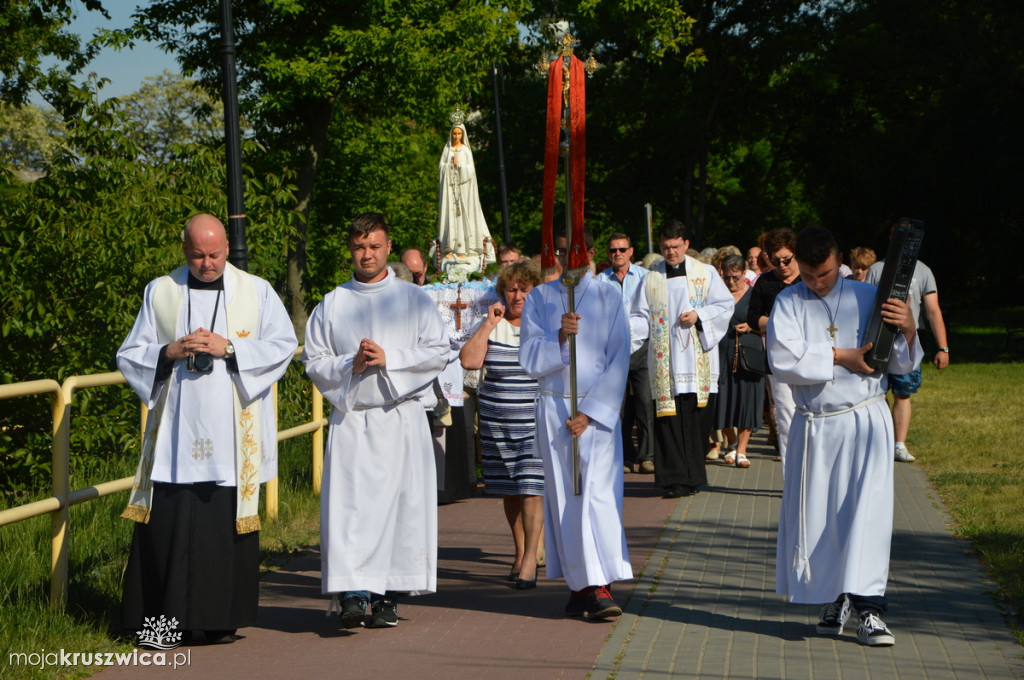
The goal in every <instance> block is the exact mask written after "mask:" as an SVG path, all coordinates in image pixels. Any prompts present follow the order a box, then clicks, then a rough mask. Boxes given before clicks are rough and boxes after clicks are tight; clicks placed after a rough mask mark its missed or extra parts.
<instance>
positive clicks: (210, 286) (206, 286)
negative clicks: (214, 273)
mask: <svg viewBox="0 0 1024 680" xmlns="http://www.w3.org/2000/svg"><path fill="white" fill-rule="evenodd" d="M188 287H189V288H192V289H195V290H224V276H223V275H221V276H218V277H217V278H216V279H214V280H213V281H203V280H202V279H197V278H196V277H195V276H193V275H192V271H191V270H189V272H188Z"/></svg>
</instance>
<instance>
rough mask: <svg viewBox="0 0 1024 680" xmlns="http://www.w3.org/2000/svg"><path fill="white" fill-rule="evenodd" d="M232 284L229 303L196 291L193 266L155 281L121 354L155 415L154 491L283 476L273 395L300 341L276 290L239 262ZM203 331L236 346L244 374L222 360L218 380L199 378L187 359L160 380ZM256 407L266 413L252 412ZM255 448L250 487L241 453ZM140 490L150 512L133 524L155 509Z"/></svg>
mask: <svg viewBox="0 0 1024 680" xmlns="http://www.w3.org/2000/svg"><path fill="white" fill-rule="evenodd" d="M223 278H224V289H223V291H222V292H221V294H220V295H219V296H218V294H217V293H218V291H216V290H206V289H203V290H199V289H189V288H188V268H187V267H184V266H183V267H179V268H178V269H176V270H174V271H173V272H171V273H170V274H169V275H167V276H164V277H161V278H159V279H156V280H154V281H152V282H150V284H149V285H148V286H147V287H146V292H145V295H144V297H143V302H142V309H141V310H140V311H139V314H138V316H137V317H136V320H135V325H134V326H133V327H132V330H131V332H130V333H129V335H128V337H127V338H126V339H125V341H124V343H123V344H122V345H121V348H120V349H119V350H118V353H117V365H118V368H120V369H121V372H122V373H123V374H124V376H125V379H126V380H127V381H128V384H129V385H131V387H132V389H133V390H134V391H135V393H136V394H137V395H138V396H139V399H141V400H142V402H143V403H144V404H145V405H146V406H147V408H149V409H150V410H151V414H150V422H149V423H148V426H147V433H146V439H147V445H146V446H145V447H144V452H145V456H147V457H148V460H147V459H146V458H145V457H144V458H143V461H142V463H143V466H144V467H148V469H147V470H145V472H148V475H144V477H147V478H148V479H147V481H146V483H148V482H153V481H155V482H170V483H174V484H191V483H196V482H217V483H218V484H219V485H221V486H232V487H234V486H238V485H239V484H242V485H245V486H252V485H255V484H258V483H260V482H266V481H268V480H270V479H273V478H274V477H276V476H277V415H276V413H275V410H274V402H273V395H272V390H271V388H272V387H273V385H274V383H276V382H277V381H278V380H279V379H280V378H281V376H282V375H284V372H285V370H286V369H287V367H288V364H289V362H290V361H291V359H292V355H293V354H294V352H295V348H296V347H297V345H298V343H297V341H296V339H295V333H294V331H293V330H292V323H291V320H290V319H289V318H288V313H287V311H286V310H285V308H284V305H283V304H282V303H281V300H280V298H279V297H278V296H277V293H276V292H274V289H273V288H272V287H271V286H270V284H269V283H267V282H266V281H264V280H263V279H261V278H259V277H257V276H253V275H251V274H248V273H246V272H243V271H240V270H238V269H235V268H234V267H233V266H231V265H230V264H228V265H227V267H226V269H225V272H224V277H223ZM189 307H191V311H190V310H189ZM215 307H216V308H217V309H218V313H217V314H216V322H215V323H214V309H215ZM211 323H213V327H212V328H211V327H210V326H211ZM199 328H206V329H208V330H212V331H213V332H214V333H217V334H219V335H221V336H223V337H225V338H227V339H228V340H230V341H231V343H232V345H233V346H234V347H235V358H236V361H237V366H238V371H237V372H230V371H228V369H227V365H226V363H225V361H224V360H222V359H215V360H214V361H213V371H212V372H210V373H190V372H189V371H188V370H187V368H186V365H185V362H184V361H177V362H175V364H174V367H173V369H172V371H173V372H172V374H171V376H170V377H169V378H167V379H166V380H164V381H161V382H157V381H156V372H157V363H158V360H159V357H160V350H161V348H162V347H163V346H164V345H166V344H168V343H169V342H172V341H174V340H176V339H178V338H180V337H182V336H184V335H187V334H188V333H189V332H191V331H195V330H198V329H199ZM229 329H230V330H229ZM236 397H237V402H236ZM239 404H240V405H241V407H242V409H241V410H240V411H239V409H238V408H237V406H238V405H239ZM253 404H258V405H259V408H258V409H252V410H251V411H250V410H249V409H247V408H245V407H246V406H248V405H253ZM246 412H249V413H252V412H258V413H259V423H255V424H254V423H252V422H249V421H247V420H246V416H245V414H246ZM247 437H248V439H247ZM243 440H244V441H243ZM245 442H251V445H250V446H246V445H245ZM246 450H253V451H256V452H257V455H259V461H258V463H259V464H258V465H257V466H256V467H257V468H258V470H259V474H258V477H259V479H258V480H256V479H251V480H246V479H245V476H244V473H245V471H244V470H243V466H244V463H243V464H240V463H239V461H240V460H242V461H244V458H240V457H239V452H240V451H241V452H244V451H246ZM136 492H148V489H134V490H133V500H132V503H133V505H130V506H129V510H131V509H133V508H137V509H139V511H140V513H141V514H140V516H138V517H130V518H131V519H136V520H137V521H145V519H146V518H144V517H143V516H142V515H144V514H145V513H146V512H148V507H147V506H144V505H143V503H144V501H140V504H139V505H134V502H135V500H136V499H135V497H136V495H139V494H137V493H136ZM250 524H251V522H250ZM255 528H258V523H257V525H256V527H255Z"/></svg>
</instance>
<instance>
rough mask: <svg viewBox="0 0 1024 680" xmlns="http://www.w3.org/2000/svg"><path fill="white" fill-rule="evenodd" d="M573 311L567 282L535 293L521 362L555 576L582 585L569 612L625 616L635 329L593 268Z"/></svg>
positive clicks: (525, 326)
mask: <svg viewBox="0 0 1024 680" xmlns="http://www.w3.org/2000/svg"><path fill="white" fill-rule="evenodd" d="M575 294H576V297H575V303H576V314H568V313H567V312H568V306H567V304H568V303H567V291H566V288H565V285H564V284H562V282H561V281H551V282H550V283H545V284H543V285H540V286H537V287H536V288H534V289H533V290H532V291H530V294H529V295H528V296H527V298H526V305H525V307H524V309H523V321H522V326H521V331H520V345H519V363H520V364H521V365H522V367H523V369H524V370H525V371H526V372H527V373H528V374H529V375H530V376H531V377H533V378H535V379H536V380H537V382H538V383H539V386H540V393H539V395H538V398H537V435H536V438H535V440H534V445H535V446H536V447H537V448H538V450H539V451H540V454H541V457H542V458H543V460H544V528H545V543H546V544H547V545H546V553H547V565H546V573H547V575H548V576H549V577H551V578H559V577H564V578H565V581H566V584H567V585H568V586H569V588H570V589H571V590H572V591H573V592H572V595H571V597H570V599H569V603H568V604H567V605H566V614H569V615H575V616H581V615H583V616H586V617H587V618H608V617H612V616H618V615H619V614H621V613H622V610H621V609H620V608H619V607H618V605H616V604H615V602H614V600H613V599H612V597H611V593H610V590H609V586H610V584H611V583H612V582H614V581H621V580H625V579H631V578H633V571H632V569H631V567H630V564H629V555H628V553H627V550H626V534H625V531H624V530H623V526H622V435H621V427H622V424H621V421H620V417H619V415H620V414H619V411H620V408H621V407H622V394H623V392H624V390H625V389H626V375H627V373H628V372H629V326H628V323H627V321H626V316H625V310H624V309H623V306H622V298H621V297H620V294H619V292H618V291H617V290H616V289H615V288H613V287H612V286H609V285H608V284H606V283H602V282H600V281H597V280H595V279H594V275H593V274H592V273H590V272H589V271H588V272H587V274H586V276H585V277H584V278H583V279H582V280H581V281H580V282H579V284H578V285H577V286H576V291H575ZM572 334H575V335H576V366H577V371H576V378H577V390H578V392H577V394H578V398H579V404H578V412H579V415H578V416H577V417H576V419H575V420H570V417H569V416H570V404H569V393H570V383H569V343H568V336H569V335H572ZM573 436H577V437H579V451H580V467H581V469H582V477H583V484H582V494H581V495H579V496H575V495H573V472H572V437H573Z"/></svg>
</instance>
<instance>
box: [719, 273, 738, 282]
mask: <svg viewBox="0 0 1024 680" xmlns="http://www.w3.org/2000/svg"><path fill="white" fill-rule="evenodd" d="M742 278H743V274H736V275H735V276H729V275H727V274H723V275H722V280H723V281H735V280H737V279H742Z"/></svg>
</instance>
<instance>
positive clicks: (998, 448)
mask: <svg viewBox="0 0 1024 680" xmlns="http://www.w3.org/2000/svg"><path fill="white" fill-rule="evenodd" d="M1014 313H1019V310H1017V311H1015V312H1014ZM980 316H981V315H979V317H980ZM985 317H986V318H988V319H990V321H988V322H980V321H978V320H977V319H975V318H965V319H963V320H962V323H961V324H960V325H957V326H955V327H954V328H953V329H952V331H953V332H952V333H951V334H950V340H949V343H950V347H951V348H952V355H951V358H952V361H951V363H950V365H949V367H948V368H946V369H945V370H943V371H938V370H936V369H935V368H934V367H933V366H930V365H929V366H925V367H924V368H923V385H922V388H921V391H920V392H919V393H918V394H917V395H916V396H915V397H914V398H913V401H912V404H913V409H914V410H913V418H912V421H911V426H910V435H909V436H908V440H909V441H908V446H909V447H910V449H911V450H912V451H913V452H914V454H915V455H916V456H918V464H919V465H921V466H922V467H923V468H924V469H925V472H926V473H927V475H928V477H929V479H930V480H931V481H932V483H933V484H934V485H935V488H936V489H937V490H938V492H939V494H940V496H941V497H942V499H943V501H944V502H945V504H946V507H947V508H948V510H949V512H950V514H951V515H952V518H953V521H954V533H955V534H956V535H958V536H961V537H963V538H965V539H967V540H968V541H970V542H971V545H972V546H973V547H974V549H975V551H976V553H977V555H978V557H979V558H980V559H981V561H982V562H983V563H984V564H985V566H986V567H987V568H988V570H989V573H990V574H991V576H992V578H993V580H994V581H995V582H996V584H997V590H996V592H995V593H994V595H995V597H996V599H997V601H998V602H999V604H1000V606H1001V608H1002V609H1003V611H1004V613H1005V615H1006V619H1007V623H1008V624H1009V625H1010V627H1011V629H1012V630H1013V631H1014V634H1015V635H1016V636H1017V639H1018V641H1020V642H1021V643H1022V644H1024V467H1022V465H1021V463H1022V461H1024V445H1022V444H1021V441H1022V438H1021V432H1020V431H1019V428H1020V427H1021V424H1022V423H1024V398H1022V396H1021V393H1020V389H1021V385H1024V363H1021V360H1022V358H1024V357H1022V356H1021V350H1022V349H1024V348H1021V347H1018V346H1017V345H1016V344H1015V343H1012V342H1011V343H1007V335H1006V330H1005V327H1004V326H1003V325H1002V323H1001V322H1000V318H1002V315H1001V314H998V315H991V314H986V315H985ZM926 346H927V345H926ZM929 356H930V353H929V354H926V358H927V357H929ZM969 360H970V361H971V362H970V363H968V361H969ZM996 362H998V363H996Z"/></svg>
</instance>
